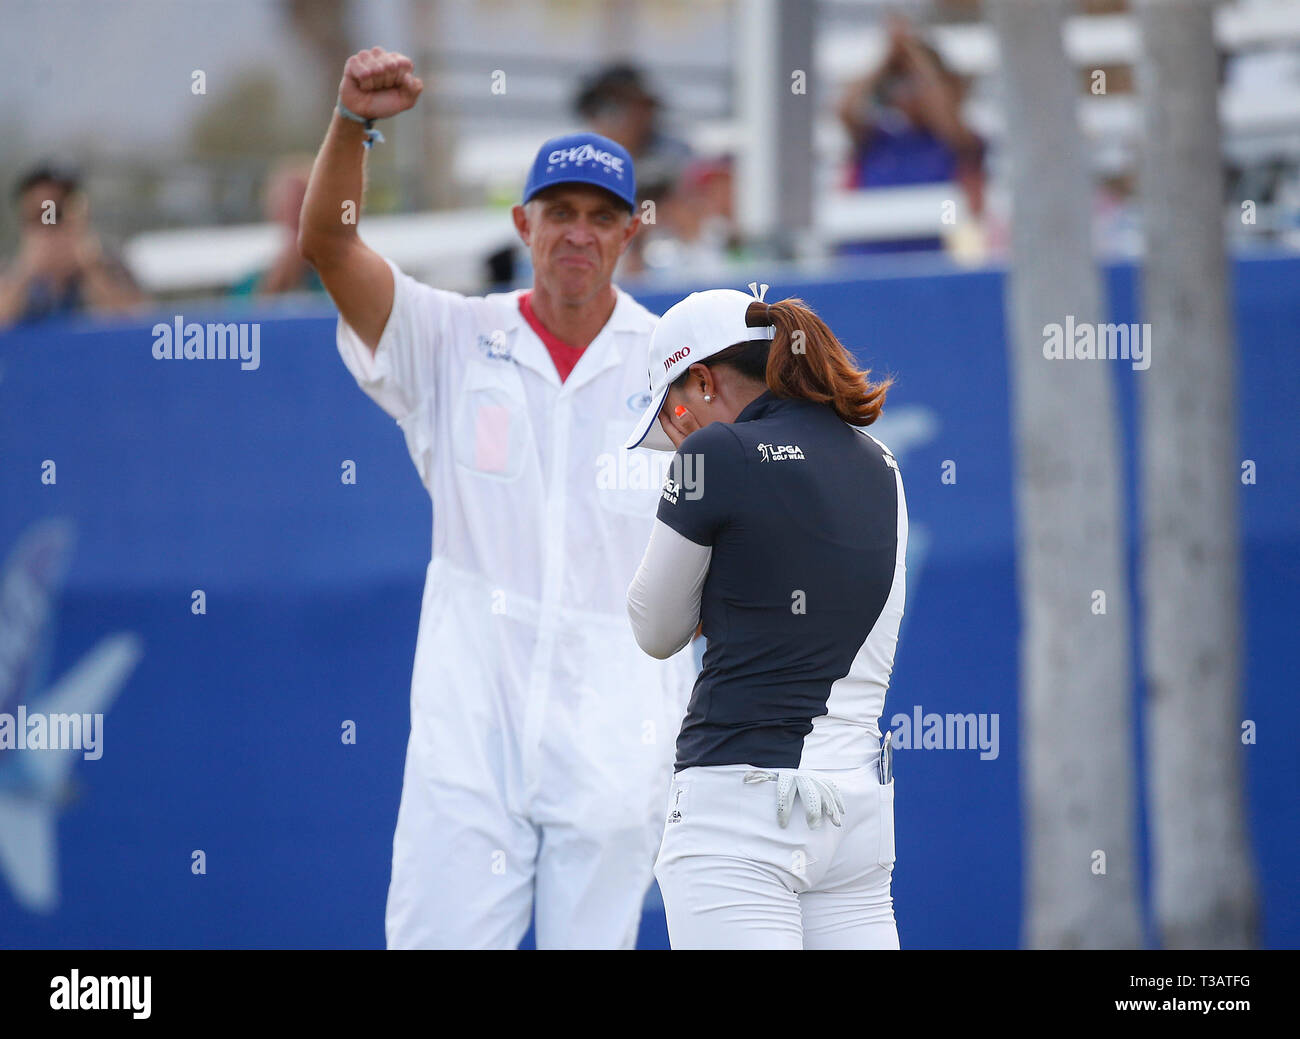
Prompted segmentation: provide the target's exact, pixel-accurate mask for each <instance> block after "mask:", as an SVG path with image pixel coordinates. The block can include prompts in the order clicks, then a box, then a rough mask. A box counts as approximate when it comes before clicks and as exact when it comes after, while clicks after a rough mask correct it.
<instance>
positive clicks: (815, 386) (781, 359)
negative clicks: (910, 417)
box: [745, 299, 893, 426]
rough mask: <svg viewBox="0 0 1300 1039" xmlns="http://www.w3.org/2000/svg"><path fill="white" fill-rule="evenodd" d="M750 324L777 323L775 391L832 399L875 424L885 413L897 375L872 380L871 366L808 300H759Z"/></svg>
mask: <svg viewBox="0 0 1300 1039" xmlns="http://www.w3.org/2000/svg"><path fill="white" fill-rule="evenodd" d="M745 324H747V325H749V326H750V327H751V328H758V327H762V326H764V325H775V326H776V335H775V337H774V338H773V339H772V342H771V344H770V346H769V348H768V351H767V367H766V372H765V378H766V381H767V388H768V389H769V390H771V391H772V393H773V394H775V395H776V396H778V397H802V398H804V399H805V400H815V401H817V402H818V403H820V404H830V405H831V406H832V407H833V408H834V409H835V413H836V414H837V415H839V417H840V418H842V419H843V420H844V421H845V422H848V423H849V424H850V425H854V426H869V425H871V423H873V422H875V421H876V419H877V418H879V417H880V409H881V407H882V406H883V405H884V403H885V394H886V392H887V391H888V390H889V387H890V386H891V385H892V384H893V380H892V379H888V378H887V379H884V380H883V381H881V382H872V381H871V378H870V376H871V372H870V371H863V370H862V369H860V368H858V366H857V365H856V364H855V363H854V360H853V355H852V354H850V353H849V352H848V350H846V349H845V348H844V346H843V345H842V344H841V343H840V341H839V340H838V339H836V338H835V333H833V332H832V331H831V330H830V329H829V328H827V327H826V324H825V322H823V321H822V319H821V318H819V317H818V316H817V315H816V314H815V313H813V311H812V309H811V308H810V307H808V306H807V305H806V304H805V303H804V301H803V300H801V299H783V300H781V301H780V302H779V303H770V304H769V303H763V302H761V301H758V300H755V301H754V302H753V303H751V304H750V305H749V310H748V311H746V313H745Z"/></svg>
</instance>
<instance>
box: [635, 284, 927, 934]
mask: <svg viewBox="0 0 1300 1039" xmlns="http://www.w3.org/2000/svg"><path fill="white" fill-rule="evenodd" d="M650 369H651V372H652V385H651V397H652V400H651V403H650V406H649V408H647V410H646V413H645V414H644V415H643V416H642V418H641V421H640V422H639V423H638V426H637V429H636V431H635V432H634V433H633V435H632V437H631V438H630V439H629V441H628V445H629V446H635V445H636V444H638V443H640V441H641V440H642V439H643V438H644V437H645V434H646V433H647V431H648V430H649V429H650V428H651V425H652V424H653V423H654V422H656V421H659V422H660V424H661V425H662V427H663V429H664V431H665V432H666V433H667V434H668V437H669V438H670V439H671V440H672V442H673V443H674V444H675V445H676V446H677V449H678V450H677V455H676V457H675V458H674V460H673V463H672V468H671V470H670V475H669V479H668V481H667V483H666V484H665V487H664V492H663V497H662V499H661V501H660V502H659V513H658V519H657V522H656V523H655V526H654V528H653V531H652V533H651V537H650V543H649V545H648V546H647V548H646V552H645V557H644V559H643V560H642V563H641V566H640V568H639V570H638V571H637V574H636V577H635V578H634V580H633V581H632V584H631V586H630V587H629V589H628V612H629V615H630V617H631V620H632V628H633V630H634V632H635V633H636V637H637V641H638V643H639V644H640V646H641V648H642V649H644V650H645V651H646V652H647V653H649V654H650V655H651V656H654V657H659V658H666V657H670V656H672V655H673V653H675V652H676V651H677V650H679V649H680V648H681V647H682V646H684V645H685V644H686V643H687V642H688V641H689V640H690V639H691V637H692V635H693V634H694V633H695V631H696V627H697V625H702V628H703V633H704V635H705V636H706V638H707V639H708V648H707V650H706V652H705V654H704V667H703V670H702V671H701V673H700V675H699V678H698V679H697V681H696V683H695V689H694V692H693V693H692V695H691V700H690V706H689V708H688V709H687V714H686V718H685V720H684V721H683V723H682V728H681V732H680V734H679V735H678V738H677V763H676V775H675V777H674V781H673V786H672V791H671V794H670V796H669V802H668V810H667V822H666V825H665V828H664V838H663V843H662V846H661V847H660V850H659V857H658V861H657V862H656V864H655V876H656V877H657V878H658V880H659V886H660V888H661V890H662V891H663V898H664V906H665V908H666V910H667V916H668V936H669V939H670V941H671V943H672V946H673V948H676V949H688V948H782V949H799V948H804V949H830V948H877V949H880V948H890V949H896V948H898V931H897V928H896V926H895V923H894V910H893V899H892V897H891V895H890V881H891V879H892V875H893V873H892V871H893V864H894V804H893V802H894V785H893V778H892V775H890V767H889V753H888V740H886V741H885V744H886V746H885V754H884V755H883V757H882V753H881V740H880V735H881V734H880V729H879V727H878V722H879V718H880V714H881V712H882V710H883V709H884V703H885V692H886V690H887V689H888V687H889V675H890V671H891V670H892V668H893V661H894V647H895V644H896V643H897V640H898V626H899V622H900V621H901V619H902V616H903V584H904V567H903V557H904V554H905V552H906V549H907V506H906V503H905V502H904V498H903V484H902V478H901V476H900V475H899V471H898V465H897V463H896V462H895V461H894V457H893V455H891V454H890V452H889V450H888V448H886V447H885V446H884V445H883V444H881V443H880V442H879V441H877V440H875V439H874V438H873V437H871V436H869V435H868V434H867V433H866V432H865V430H864V429H863V427H864V426H868V425H870V424H871V423H872V422H874V421H875V419H876V417H877V416H878V415H879V414H880V408H881V404H882V403H883V402H884V399H885V392H886V389H887V388H888V386H889V382H888V381H885V382H879V383H873V382H871V381H870V380H869V378H868V376H869V373H868V372H865V371H860V370H859V369H858V368H857V366H856V365H855V364H854V362H853V358H852V357H851V355H850V354H849V353H848V351H846V350H845V349H844V347H843V346H841V345H840V343H839V341H838V340H837V339H836V338H835V336H834V335H833V334H832V333H831V331H830V329H828V328H827V327H826V325H825V324H823V323H822V321H821V320H820V319H819V318H818V317H817V315H816V314H814V313H813V312H812V311H811V310H810V309H808V308H807V307H806V306H804V305H803V304H802V303H801V302H800V301H799V300H796V299H786V300H782V301H781V302H779V303H773V304H771V305H768V304H766V303H763V302H761V301H760V300H756V299H755V298H754V297H753V296H747V295H745V294H744V293H742V292H737V291H734V290H730V289H714V290H710V291H708V292H696V293H692V294H691V295H690V296H688V297H687V298H686V299H684V300H682V301H681V302H680V303H678V304H677V305H676V306H674V307H672V308H671V309H670V310H669V311H668V313H666V314H665V315H664V316H663V318H662V319H661V320H660V322H659V324H658V326H657V328H656V329H655V332H654V335H653V337H652V339H651V343H650Z"/></svg>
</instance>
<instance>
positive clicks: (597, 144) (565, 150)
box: [524, 133, 636, 212]
mask: <svg viewBox="0 0 1300 1039" xmlns="http://www.w3.org/2000/svg"><path fill="white" fill-rule="evenodd" d="M554 184H594V185H595V186H596V187H598V188H604V189H605V190H606V191H608V192H610V193H611V194H614V195H617V196H618V198H619V199H620V200H621V201H622V202H623V203H625V204H626V205H627V208H628V209H630V210H632V211H633V212H635V211H636V173H635V171H634V170H633V169H632V156H631V155H629V154H628V152H627V149H626V148H624V147H623V146H622V145H621V144H619V143H617V142H616V141H611V140H610V139H609V138H608V137H602V136H601V135H600V134H598V133H571V134H566V135H565V136H563V137H552V138H551V139H550V140H549V141H547V142H546V143H545V144H543V145H542V146H541V148H539V149H538V150H537V158H535V159H534V160H533V167H532V169H530V170H529V171H528V183H526V184H525V185H524V202H525V203H527V202H528V200H529V199H531V198H532V197H533V196H534V195H536V194H537V193H538V192H539V191H542V190H544V189H546V188H549V187H551V186H552V185H554Z"/></svg>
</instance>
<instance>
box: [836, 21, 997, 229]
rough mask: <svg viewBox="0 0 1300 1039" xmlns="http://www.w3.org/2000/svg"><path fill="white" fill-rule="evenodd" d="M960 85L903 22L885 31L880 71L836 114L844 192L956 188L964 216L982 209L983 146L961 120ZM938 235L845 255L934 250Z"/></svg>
mask: <svg viewBox="0 0 1300 1039" xmlns="http://www.w3.org/2000/svg"><path fill="white" fill-rule="evenodd" d="M961 101H962V83H961V80H960V79H959V77H957V76H956V75H954V74H953V73H952V72H951V71H950V70H949V69H948V68H947V67H946V66H945V65H944V63H943V59H942V58H940V57H939V54H938V52H936V51H935V50H934V49H933V48H932V47H930V46H929V45H928V44H926V43H924V42H923V41H922V40H921V39H920V38H919V37H918V36H917V35H916V34H915V33H914V32H913V31H912V28H911V26H910V25H909V24H908V23H907V21H906V20H904V19H901V18H895V19H892V20H891V21H890V24H889V49H888V51H887V52H886V54H885V58H884V60H883V61H882V62H881V63H880V65H879V66H878V67H877V68H876V69H875V71H873V72H872V73H870V74H869V75H867V76H864V77H862V78H861V79H859V80H856V81H854V82H853V83H851V84H850V85H849V87H848V89H847V90H846V91H845V93H844V96H843V98H842V99H841V100H840V104H839V107H838V115H839V118H840V121H841V123H843V125H844V127H845V129H846V130H847V131H848V133H849V136H850V138H851V139H852V141H853V159H852V162H851V165H850V169H849V178H848V180H849V183H848V186H849V187H853V188H861V189H869V188H886V187H899V186H903V185H910V184H942V183H945V182H949V181H954V182H956V183H958V184H960V185H961V186H962V189H963V191H964V193H965V195H966V203H967V206H968V207H969V209H970V211H971V212H972V213H973V214H974V215H975V216H979V215H980V213H981V212H982V210H983V207H984V142H983V141H982V140H980V138H979V137H978V136H977V135H976V134H975V133H974V132H973V131H972V130H971V129H970V127H968V126H967V125H966V123H965V121H964V120H963V119H962V114H961ZM941 246H942V243H941V241H940V239H939V238H938V237H937V236H934V237H926V238H914V239H905V240H897V241H891V242H873V243H861V244H855V245H850V246H848V247H847V248H846V250H845V251H846V252H850V253H880V252H910V251H915V250H918V249H939V248H941Z"/></svg>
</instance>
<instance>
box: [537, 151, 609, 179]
mask: <svg viewBox="0 0 1300 1039" xmlns="http://www.w3.org/2000/svg"><path fill="white" fill-rule="evenodd" d="M546 161H547V162H548V163H549V164H550V165H551V166H559V167H560V168H561V169H564V168H565V167H566V166H568V165H569V164H570V163H572V164H573V165H574V166H583V165H585V164H587V163H589V162H594V163H599V164H600V165H601V166H604V167H605V169H606V170H607V171H609V172H610V173H617V174H618V175H619V176H620V177H621V176H622V175H623V160H622V159H621V158H619V157H618V156H617V155H613V154H611V153H610V152H607V151H603V150H601V149H600V148H594V147H592V146H591V145H590V144H580V145H577V146H576V147H574V148H556V149H555V151H553V152H551V154H550V155H548V156H547V157H546Z"/></svg>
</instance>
